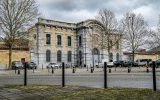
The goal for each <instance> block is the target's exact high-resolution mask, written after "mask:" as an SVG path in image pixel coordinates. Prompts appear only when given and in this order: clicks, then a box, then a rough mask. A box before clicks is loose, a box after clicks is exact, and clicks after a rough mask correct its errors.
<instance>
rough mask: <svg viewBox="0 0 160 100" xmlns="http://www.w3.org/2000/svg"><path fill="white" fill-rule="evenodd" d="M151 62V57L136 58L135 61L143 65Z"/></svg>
mask: <svg viewBox="0 0 160 100" xmlns="http://www.w3.org/2000/svg"><path fill="white" fill-rule="evenodd" d="M151 62H152V60H151V59H137V60H136V62H135V63H136V65H138V66H144V65H147V64H150V63H151Z"/></svg>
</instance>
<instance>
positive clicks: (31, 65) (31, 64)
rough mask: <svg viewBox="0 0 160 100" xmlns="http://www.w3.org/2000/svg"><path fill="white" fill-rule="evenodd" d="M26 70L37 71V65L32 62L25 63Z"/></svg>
mask: <svg viewBox="0 0 160 100" xmlns="http://www.w3.org/2000/svg"><path fill="white" fill-rule="evenodd" d="M27 68H28V69H33V68H34V69H37V65H36V63H34V62H27Z"/></svg>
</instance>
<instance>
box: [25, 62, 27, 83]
mask: <svg viewBox="0 0 160 100" xmlns="http://www.w3.org/2000/svg"><path fill="white" fill-rule="evenodd" d="M24 86H27V64H26V63H25V64H24Z"/></svg>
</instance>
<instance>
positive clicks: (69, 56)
mask: <svg viewBox="0 0 160 100" xmlns="http://www.w3.org/2000/svg"><path fill="white" fill-rule="evenodd" d="M71 61H72V51H68V62H71Z"/></svg>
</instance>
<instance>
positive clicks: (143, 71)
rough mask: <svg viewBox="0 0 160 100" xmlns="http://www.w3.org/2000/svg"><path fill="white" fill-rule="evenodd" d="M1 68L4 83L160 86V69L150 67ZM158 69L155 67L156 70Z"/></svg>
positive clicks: (155, 87)
mask: <svg viewBox="0 0 160 100" xmlns="http://www.w3.org/2000/svg"><path fill="white" fill-rule="evenodd" d="M62 65H63V66H62V68H49V69H47V68H43V67H39V68H38V69H26V71H25V69H18V70H0V80H1V81H0V85H5V84H24V85H28V84H37V85H62V86H66V85H78V86H86V87H97V88H108V87H120V88H149V89H154V90H156V89H160V68H155V67H156V66H153V65H155V64H153V65H152V66H151V67H147V66H143V67H116V66H114V67H107V66H103V67H102V68H96V67H95V68H93V67H83V68H81V67H75V66H71V67H69V68H68V67H66V66H65V64H62ZM154 68H155V70H154Z"/></svg>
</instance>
